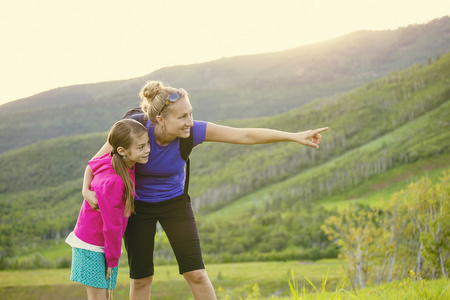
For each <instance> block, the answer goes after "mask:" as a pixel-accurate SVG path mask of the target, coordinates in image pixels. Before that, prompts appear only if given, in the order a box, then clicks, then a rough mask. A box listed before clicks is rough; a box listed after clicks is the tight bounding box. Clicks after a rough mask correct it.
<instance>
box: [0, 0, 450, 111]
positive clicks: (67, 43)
mask: <svg viewBox="0 0 450 300" xmlns="http://www.w3.org/2000/svg"><path fill="white" fill-rule="evenodd" d="M445 15H450V2H449V1H448V0H428V1H424V0H370V1H369V0H340V1H337V0H314V1H311V0H310V1H306V0H73V1H72V0H13V1H7V0H1V1H0V43H1V44H0V45H1V46H0V84H1V86H0V105H1V104H3V103H6V102H9V101H13V100H16V99H20V98H24V97H28V96H31V95H34V94H37V93H40V92H43V91H47V90H50V89H53V88H57V87H63V86H69V85H74V84H82V83H95V82H102V81H110V80H121V79H128V78H135V77H140V76H144V75H146V74H149V73H151V72H153V71H155V70H157V69H160V68H162V67H168V66H174V65H186V64H193V63H201V62H206V61H211V60H216V59H220V58H223V57H232V56H238V55H248V54H256V53H266V52H274V51H282V50H286V49H291V48H295V47H298V46H302V45H307V44H312V43H316V42H319V41H323V40H327V39H330V38H334V37H338V36H342V35H345V34H347V33H350V32H353V31H357V30H386V29H397V28H399V27H405V26H408V25H410V24H423V23H427V22H429V21H431V20H433V19H436V18H441V17H443V16H445ZM169 84H170V83H169ZM137 92H138V91H137Z"/></svg>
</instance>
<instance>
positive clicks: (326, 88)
mask: <svg viewBox="0 0 450 300" xmlns="http://www.w3.org/2000/svg"><path fill="white" fill-rule="evenodd" d="M449 51H450V17H448V16H447V17H443V18H441V19H436V20H434V21H431V22H429V23H427V24H423V25H410V26H408V27H403V28H399V29H397V30H387V31H358V32H354V33H351V34H348V35H345V36H342V37H339V38H336V39H332V40H329V41H324V42H321V43H317V44H313V45H308V46H302V47H298V48H294V49H290V50H286V51H281V52H275V53H266V54H259V55H248V56H239V57H231V58H224V59H219V60H215V61H211V62H207V63H202V64H194V65H186V66H174V67H169V68H163V69H160V70H157V71H155V72H153V73H151V74H148V75H146V76H143V77H139V78H134V79H129V80H121V81H114V82H104V83H98V84H87V85H77V86H69V87H65V88H59V89H55V90H51V91H48V92H44V93H41V94H38V95H36V96H33V97H29V98H26V99H22V100H17V101H14V102H11V103H7V104H4V105H2V106H0V120H1V123H0V139H1V141H2V143H1V144H0V153H3V152H6V151H9V150H12V149H18V148H21V147H24V146H26V145H30V144H33V143H36V142H39V141H42V140H46V139H52V138H56V137H60V136H73V135H78V134H85V133H92V132H103V131H106V130H108V129H109V127H110V126H111V125H112V124H113V123H114V121H116V120H117V119H119V118H120V117H121V116H122V115H123V113H124V112H125V111H127V110H128V109H129V108H132V107H136V106H137V105H138V103H139V99H138V92H139V90H140V87H141V86H142V85H143V84H144V82H145V81H146V80H148V79H163V80H165V81H166V82H168V83H169V84H171V85H174V86H180V87H184V88H185V89H187V90H188V91H189V93H190V95H191V101H192V104H193V106H194V108H195V116H196V118H197V119H200V120H206V121H223V120H230V119H241V118H254V117H261V116H271V115H275V114H280V113H283V112H287V111H289V110H291V109H294V108H298V107H301V106H303V105H305V104H307V103H309V102H311V101H313V100H315V99H318V98H321V97H326V96H331V95H334V94H336V93H344V92H347V91H349V90H352V89H354V88H356V87H359V86H362V85H364V84H366V83H368V82H370V81H373V80H375V79H378V78H382V77H384V76H387V75H389V74H390V73H391V72H392V71H395V70H400V69H405V68H408V67H409V66H411V65H412V64H414V63H420V64H422V65H426V64H427V62H428V60H429V59H431V60H434V59H435V58H436V57H437V56H438V55H443V54H445V53H447V52H449Z"/></svg>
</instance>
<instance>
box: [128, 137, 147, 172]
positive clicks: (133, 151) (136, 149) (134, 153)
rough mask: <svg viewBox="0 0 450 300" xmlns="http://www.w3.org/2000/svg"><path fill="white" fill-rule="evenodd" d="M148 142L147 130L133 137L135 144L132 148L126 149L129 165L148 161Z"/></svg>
mask: <svg viewBox="0 0 450 300" xmlns="http://www.w3.org/2000/svg"><path fill="white" fill-rule="evenodd" d="M148 142H149V140H148V134H147V132H144V133H143V134H142V135H140V136H138V137H135V138H134V139H133V144H132V145H131V146H130V148H128V149H126V150H124V152H125V163H126V164H127V166H129V167H132V166H134V164H135V163H139V164H145V163H147V161H148V156H149V154H150V144H149V143H148Z"/></svg>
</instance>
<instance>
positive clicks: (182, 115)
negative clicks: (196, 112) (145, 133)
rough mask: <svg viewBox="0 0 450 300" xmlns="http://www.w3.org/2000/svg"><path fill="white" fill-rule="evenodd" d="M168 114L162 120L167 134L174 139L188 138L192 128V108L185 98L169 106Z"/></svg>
mask: <svg viewBox="0 0 450 300" xmlns="http://www.w3.org/2000/svg"><path fill="white" fill-rule="evenodd" d="M170 105H171V107H170V108H171V110H170V112H169V114H168V115H167V116H166V117H164V118H163V119H161V120H162V123H163V125H164V126H165V129H166V131H167V133H168V134H170V135H172V136H174V138H175V137H181V138H188V137H189V135H190V130H191V127H192V126H194V119H193V117H192V106H191V103H190V102H189V98H188V97H187V96H184V97H181V98H180V99H178V100H177V101H176V102H173V103H171V104H170Z"/></svg>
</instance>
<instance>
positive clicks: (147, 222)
mask: <svg viewBox="0 0 450 300" xmlns="http://www.w3.org/2000/svg"><path fill="white" fill-rule="evenodd" d="M140 96H141V99H142V103H141V108H142V110H143V111H144V112H145V113H146V115H147V118H148V120H147V131H148V135H149V137H150V144H151V147H152V152H151V153H150V158H149V161H148V163H147V164H145V165H139V166H138V168H137V170H136V173H137V175H136V195H137V198H136V201H135V203H136V214H135V215H133V216H131V218H130V222H129V224H128V227H127V230H126V232H125V235H124V240H125V247H126V249H127V253H128V264H129V266H130V278H131V282H130V300H138V299H139V300H140V299H145V300H148V299H150V291H151V284H152V281H153V249H154V236H155V230H156V223H157V222H159V223H160V224H161V226H162V227H163V229H164V231H165V233H166V235H167V237H168V239H169V241H170V244H171V246H172V250H173V251H174V253H175V257H176V259H177V262H178V266H179V271H180V274H182V275H183V276H184V278H185V279H186V281H187V283H188V284H189V286H190V288H191V291H192V294H193V295H194V299H201V300H209V299H216V295H215V292H214V288H213V286H212V284H211V281H210V280H209V277H208V275H207V273H206V271H205V267H204V264H203V259H202V253H201V249H200V241H199V238H198V233H197V227H196V223H195V218H194V215H193V212H192V207H191V203H190V198H189V195H188V194H187V191H186V190H185V189H184V184H185V169H184V166H185V163H186V162H185V161H184V160H183V159H182V157H181V155H180V149H179V148H180V147H179V145H180V138H188V137H189V136H190V134H191V133H190V129H191V127H192V135H193V146H194V147H195V146H197V145H199V144H201V143H203V142H206V141H208V142H225V143H232V144H246V145H253V144H266V143H275V142H288V141H292V142H297V143H299V144H301V145H305V146H309V147H313V148H316V149H317V148H319V143H320V141H321V139H322V136H321V135H320V133H321V132H322V131H325V130H327V129H328V128H327V127H325V128H320V129H316V130H307V131H303V132H295V133H290V132H284V131H278V130H271V129H265V128H233V127H228V126H221V125H216V124H214V123H210V122H203V121H194V120H193V117H192V106H191V104H190V102H189V96H188V93H187V92H186V91H185V90H184V89H177V88H173V87H170V86H164V85H163V84H162V83H161V82H159V81H149V82H147V84H146V85H145V86H144V87H143V88H142V90H141V92H140ZM109 151H111V146H110V145H109V144H108V143H106V144H105V145H104V146H103V147H102V149H100V151H99V152H98V153H97V154H96V156H100V155H103V154H104V153H108V152H109ZM150 166H151V167H150ZM91 179H92V173H91V171H90V169H89V168H86V172H85V177H84V185H83V196H84V197H85V199H86V200H87V201H88V202H89V204H90V205H92V206H93V207H95V208H96V207H97V201H98V199H97V200H96V199H95V194H93V193H92V192H90V190H89V183H90V180H91ZM186 188H187V187H186Z"/></svg>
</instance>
